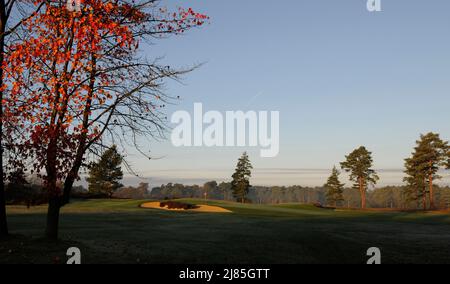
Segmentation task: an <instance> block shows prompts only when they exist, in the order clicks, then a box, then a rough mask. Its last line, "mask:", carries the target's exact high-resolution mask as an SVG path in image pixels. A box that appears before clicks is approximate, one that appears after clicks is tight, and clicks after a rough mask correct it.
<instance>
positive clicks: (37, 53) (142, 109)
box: [5, 0, 208, 239]
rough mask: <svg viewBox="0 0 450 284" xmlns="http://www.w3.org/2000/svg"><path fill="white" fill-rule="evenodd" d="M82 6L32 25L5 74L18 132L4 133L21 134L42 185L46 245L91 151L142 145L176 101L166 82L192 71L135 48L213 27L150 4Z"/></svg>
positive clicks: (59, 8)
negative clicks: (165, 108)
mask: <svg viewBox="0 0 450 284" xmlns="http://www.w3.org/2000/svg"><path fill="white" fill-rule="evenodd" d="M81 3H82V11H81V12H71V11H68V10H67V9H66V5H65V4H66V3H65V1H61V2H60V3H52V4H48V5H46V6H45V8H44V9H43V11H42V12H41V13H38V14H37V15H36V16H35V17H33V18H30V19H28V20H27V21H26V23H25V26H26V28H27V34H25V35H24V37H23V39H22V40H21V41H19V42H17V43H15V44H13V45H11V46H10V47H9V52H8V58H7V66H6V67H5V69H6V78H7V80H8V81H9V82H10V84H9V85H8V87H9V88H8V92H9V96H8V100H7V101H6V102H5V103H6V107H5V113H6V116H7V117H8V119H9V123H10V124H13V125H16V126H18V127H17V129H18V130H17V129H16V128H10V129H8V130H7V131H10V133H7V135H10V136H14V137H15V139H14V140H15V141H14V143H12V144H13V145H12V146H11V148H13V149H14V152H15V153H17V154H18V156H20V157H21V159H22V160H25V161H29V162H31V164H32V168H33V172H34V173H36V174H38V175H40V176H41V177H42V178H43V180H44V182H45V188H46V190H47V192H48V194H49V207H48V215H47V228H46V236H47V237H48V238H50V239H56V238H57V237H58V224H59V212H60V208H61V207H62V206H64V205H65V204H66V203H67V202H68V201H69V197H70V191H71V188H72V185H73V183H74V182H75V181H76V180H77V178H78V174H79V171H80V168H81V167H83V166H84V165H85V160H86V156H87V153H89V152H90V153H94V154H97V153H99V152H101V151H102V149H104V148H105V147H108V146H109V145H110V144H112V143H117V140H119V141H120V142H121V143H128V144H132V145H135V146H138V142H137V141H138V137H142V136H143V137H152V136H154V135H157V134H158V133H161V131H162V130H163V129H164V113H163V112H162V111H161V106H163V105H164V103H165V101H167V100H168V99H170V98H169V97H168V96H167V95H166V94H165V93H164V92H163V88H162V85H163V84H164V82H165V81H166V79H169V78H173V79H177V78H178V77H179V76H180V75H182V74H184V73H186V72H189V71H191V70H192V68H188V69H183V70H178V69H173V68H171V67H169V66H164V65H162V64H161V63H159V60H158V59H152V60H150V59H149V58H146V57H145V56H142V54H139V51H140V50H139V44H140V43H141V42H142V40H154V39H157V38H163V37H165V36H168V35H171V34H178V33H183V32H184V31H186V30H188V29H190V28H193V27H198V26H201V25H203V24H204V23H205V22H206V21H207V20H208V17H207V16H205V15H203V14H199V13H196V12H194V11H193V10H192V9H182V8H179V9H178V10H177V11H176V12H175V13H169V12H168V10H167V9H164V8H160V7H159V5H158V1H154V0H143V1H132V0H130V1H122V0H111V1H105V0H84V1H82V2H81ZM13 132H14V133H13ZM14 156H17V155H14ZM9 164H10V165H13V166H14V167H21V166H23V165H21V164H20V163H17V162H16V163H14V161H11V163H9ZM9 170H13V169H9ZM59 184H63V185H62V186H59Z"/></svg>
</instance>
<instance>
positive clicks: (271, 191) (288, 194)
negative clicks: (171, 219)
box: [149, 181, 450, 209]
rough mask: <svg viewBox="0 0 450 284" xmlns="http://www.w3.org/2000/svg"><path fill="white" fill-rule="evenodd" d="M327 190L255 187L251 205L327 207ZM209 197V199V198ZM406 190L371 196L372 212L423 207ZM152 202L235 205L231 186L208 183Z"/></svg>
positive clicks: (350, 202)
mask: <svg viewBox="0 0 450 284" xmlns="http://www.w3.org/2000/svg"><path fill="white" fill-rule="evenodd" d="M435 190H436V195H435V198H436V200H435V202H436V207H438V208H440V209H449V208H450V187H439V186H436V189H435ZM326 192H327V189H325V187H314V188H312V187H302V186H288V187H285V186H271V187H267V186H254V187H251V188H250V191H249V194H248V196H247V202H250V203H255V204H259V203H260V204H280V203H302V204H314V203H318V204H321V205H327V198H326ZM205 194H206V196H205ZM404 194H405V187H403V186H386V187H380V188H376V189H373V190H369V191H368V192H367V205H368V206H367V207H368V208H398V209H416V208H418V207H419V204H418V203H417V202H414V201H408V198H407V196H405V195H404ZM343 197H344V201H343V202H341V203H340V204H339V206H340V207H350V208H358V207H359V206H360V203H361V197H360V194H359V192H358V190H357V189H353V188H344V192H343ZM149 198H152V199H165V198H169V199H171V198H206V199H214V200H229V201H235V199H234V198H233V196H232V192H231V184H230V183H220V184H218V183H217V182H215V181H212V182H208V183H206V184H205V185H203V186H197V185H194V186H185V185H182V184H172V183H169V184H167V185H162V186H160V187H155V188H153V189H152V191H151V193H150V194H149Z"/></svg>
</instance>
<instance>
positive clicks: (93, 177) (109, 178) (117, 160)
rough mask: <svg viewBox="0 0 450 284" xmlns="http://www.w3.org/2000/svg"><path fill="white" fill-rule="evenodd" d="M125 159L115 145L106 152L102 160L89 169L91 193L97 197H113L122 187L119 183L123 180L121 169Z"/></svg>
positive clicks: (88, 179)
mask: <svg viewBox="0 0 450 284" xmlns="http://www.w3.org/2000/svg"><path fill="white" fill-rule="evenodd" d="M122 160H123V157H122V156H121V155H120V154H119V153H118V152H117V147H116V146H115V145H114V146H112V147H111V148H109V149H108V150H106V151H105V152H104V153H103V155H102V156H101V158H100V160H99V161H98V162H96V163H93V164H92V165H91V167H90V169H89V177H88V178H86V180H87V182H88V183H89V192H91V193H92V194H96V195H101V196H107V197H109V198H111V197H112V195H113V194H114V192H115V191H116V190H117V189H119V188H121V187H122V184H121V183H120V182H119V181H120V180H121V179H122V178H123V172H122V168H121V164H122Z"/></svg>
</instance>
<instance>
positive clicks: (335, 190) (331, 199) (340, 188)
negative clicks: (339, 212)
mask: <svg viewBox="0 0 450 284" xmlns="http://www.w3.org/2000/svg"><path fill="white" fill-rule="evenodd" d="M339 175H340V172H339V170H338V169H337V168H336V167H334V168H333V171H332V173H331V176H330V177H329V178H328V181H327V183H326V184H325V185H324V187H325V188H326V189H327V193H326V196H327V202H328V204H329V205H334V206H335V207H336V206H337V205H338V203H339V202H342V201H344V196H343V192H344V184H343V183H341V182H340V181H339Z"/></svg>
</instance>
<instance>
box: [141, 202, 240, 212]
mask: <svg viewBox="0 0 450 284" xmlns="http://www.w3.org/2000/svg"><path fill="white" fill-rule="evenodd" d="M141 207H142V208H149V209H159V210H167V211H189V212H204V213H232V212H231V211H230V210H227V209H225V208H222V207H218V206H210V205H196V207H197V208H195V209H189V210H184V209H169V208H167V207H161V206H160V202H148V203H144V204H142V205H141Z"/></svg>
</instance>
